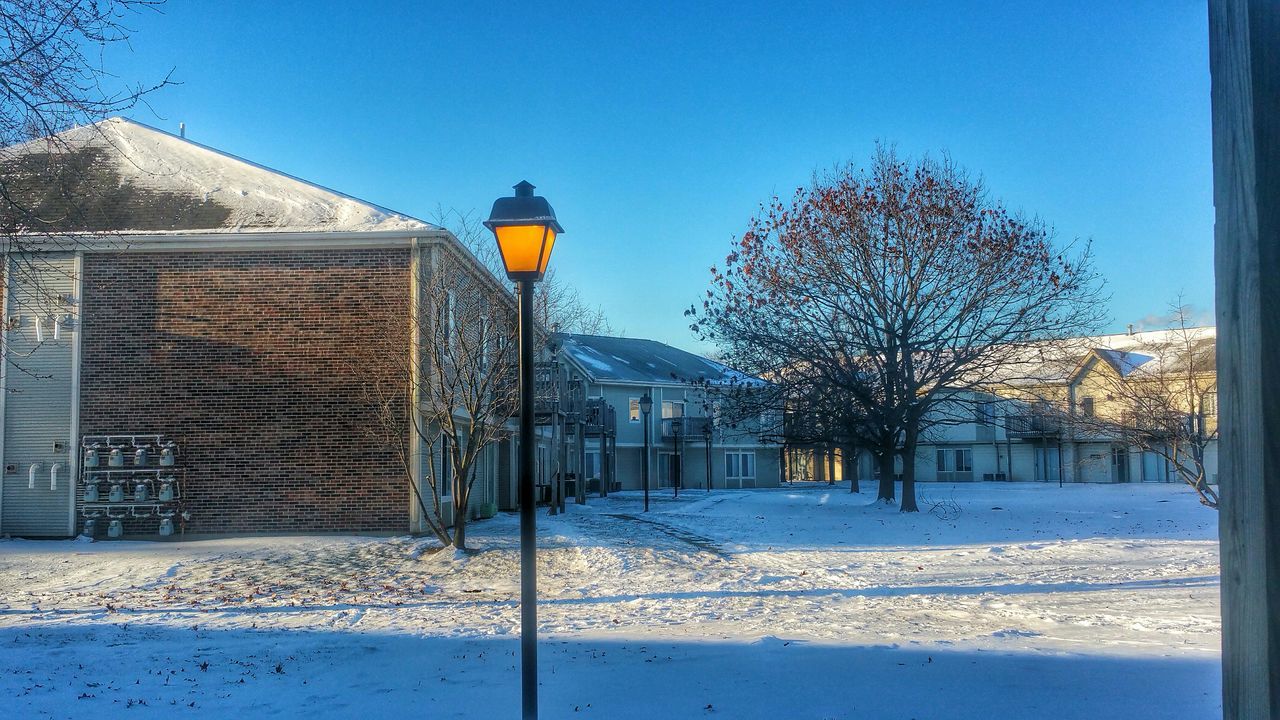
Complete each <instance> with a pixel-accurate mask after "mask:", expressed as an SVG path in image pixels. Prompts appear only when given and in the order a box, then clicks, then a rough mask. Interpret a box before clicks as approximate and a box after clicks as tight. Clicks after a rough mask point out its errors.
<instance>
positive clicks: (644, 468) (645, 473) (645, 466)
mask: <svg viewBox="0 0 1280 720" xmlns="http://www.w3.org/2000/svg"><path fill="white" fill-rule="evenodd" d="M652 410H653V398H651V397H649V393H645V394H644V396H643V397H641V398H640V414H642V415H644V462H643V463H640V479H641V481H642V482H643V483H644V511H645V512H649V413H650V412H651V411H652Z"/></svg>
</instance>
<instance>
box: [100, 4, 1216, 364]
mask: <svg viewBox="0 0 1280 720" xmlns="http://www.w3.org/2000/svg"><path fill="white" fill-rule="evenodd" d="M130 23H131V24H132V25H133V27H134V28H136V30H137V32H136V35H135V36H134V38H133V41H132V50H131V51H129V52H122V51H116V52H112V53H111V54H110V55H109V56H108V62H109V63H110V64H111V66H112V67H113V68H115V69H116V70H118V72H119V73H120V74H121V75H123V76H125V77H137V78H141V79H147V78H156V77H159V76H160V75H162V74H163V72H164V71H165V70H167V69H168V68H170V67H173V68H175V73H174V77H175V79H176V80H178V81H180V82H182V83H183V84H182V85H180V86H177V87H172V88H168V89H165V90H163V91H162V92H160V93H159V94H157V95H155V96H154V97H152V98H151V103H150V104H151V107H152V108H153V109H154V112H153V111H152V110H148V109H146V108H140V109H139V110H138V111H137V112H135V113H133V114H132V116H133V117H134V118H135V119H137V120H140V121H143V122H147V123H149V124H152V125H156V126H158V127H161V128H164V129H168V130H171V131H174V132H176V130H177V126H178V122H179V121H185V122H186V123H187V127H188V136H189V137H191V138H192V139H194V140H197V141H199V142H202V143H205V144H208V145H212V146H214V147H217V148H220V149H222V150H225V151H227V152H231V153H235V154H238V155H242V156H244V157H247V158H250V159H252V160H254V161H256V162H259V163H262V164H265V165H268V166H271V167H275V168H278V169H280V170H284V171H286V172H289V173H292V174H294V175H298V176H301V177H304V178H307V179H308V180H311V181H313V182H317V183H320V184H322V185H327V186H329V187H332V188H335V189H338V190H341V191H343V192H346V193H349V194H352V195H355V196H357V197H361V198H364V199H366V200H370V201H372V202H376V203H378V204H381V205H385V206H388V207H391V208H394V209H396V210H399V211H402V212H405V213H408V214H411V215H415V216H418V217H422V218H428V219H429V218H430V217H431V216H432V214H433V213H434V211H435V208H436V207H437V206H444V207H447V208H457V209H462V210H467V209H476V210H478V211H479V212H481V213H487V211H488V207H489V204H490V203H491V202H492V200H493V198H494V197H496V196H498V195H500V194H505V193H507V192H509V187H510V186H511V185H512V184H514V183H515V182H516V181H518V180H520V179H522V178H527V179H529V180H530V181H532V182H533V183H534V184H536V185H537V186H538V187H539V192H541V193H543V194H545V195H546V196H547V197H548V199H550V200H551V202H552V204H553V205H554V206H555V208H556V211H557V213H558V214H559V216H560V218H561V220H562V222H563V224H564V225H565V228H566V230H567V234H566V235H565V236H564V238H563V241H562V242H560V243H558V244H557V245H556V254H555V256H554V257H553V258H552V262H553V264H554V265H555V266H556V267H557V268H558V269H559V272H560V273H561V274H562V275H563V277H564V278H565V279H567V280H568V281H570V282H572V283H573V284H575V285H576V286H578V287H579V288H580V290H581V292H582V293H583V295H584V296H585V297H586V298H587V299H588V300H589V301H590V302H592V303H595V304H600V305H602V306H603V307H604V309H605V311H606V312H607V314H608V315H609V317H610V319H611V321H612V323H613V325H614V327H615V328H616V329H618V330H622V331H625V332H626V333H627V334H628V335H631V336H639V337H651V338H654V339H657V340H662V341H665V342H669V343H671V344H674V345H679V346H684V347H688V348H697V343H696V342H695V340H694V339H693V338H692V337H691V335H690V334H689V332H688V330H687V323H686V321H685V319H684V318H683V317H682V315H681V312H682V310H683V309H684V308H685V307H687V306H688V305H689V304H690V303H692V302H694V301H695V300H696V299H697V298H698V296H699V295H700V294H701V292H702V291H703V290H705V288H706V285H707V279H708V274H707V268H708V266H710V265H711V264H712V263H715V262H717V261H719V260H721V259H722V258H723V256H724V254H725V253H726V252H727V250H728V245H729V242H730V241H731V239H732V238H733V236H735V235H736V234H738V233H740V232H741V231H742V229H743V228H744V227H745V225H746V222H747V220H748V218H749V217H750V216H751V215H752V213H753V212H754V210H755V208H756V206H757V204H758V203H759V202H761V201H763V200H766V199H767V198H768V197H769V196H770V195H771V194H773V193H775V192H777V193H781V194H784V195H789V194H790V193H791V192H792V191H793V190H794V188H795V187H796V186H798V185H801V184H804V183H805V182H806V181H807V180H808V178H809V177H810V176H811V174H812V173H813V172H814V170H816V169H825V168H828V167H831V166H833V165H835V164H837V163H840V162H844V161H848V160H862V159H865V158H867V157H868V156H869V155H870V153H871V151H872V150H873V148H874V145H875V142H876V141H877V140H883V141H886V142H889V143H894V144H896V145H897V146H898V149H899V150H900V151H901V152H905V153H907V154H919V153H921V152H925V151H929V152H937V151H942V150H945V151H948V152H950V153H951V155H952V156H953V157H954V159H956V160H957V161H958V162H960V163H961V164H963V165H965V166H967V167H968V168H969V169H971V170H973V171H976V172H978V173H981V174H982V175H983V176H984V177H985V179H986V181H987V183H988V185H989V186H990V188H991V189H992V191H993V192H994V194H995V195H997V196H999V197H1001V198H1003V199H1004V200H1005V201H1006V203H1007V204H1009V205H1010V206H1011V207H1013V208H1016V209H1020V210H1022V211H1024V212H1026V213H1028V214H1034V215H1038V216H1040V217H1042V218H1043V219H1044V220H1046V221H1047V222H1049V223H1050V224H1051V225H1052V226H1053V227H1055V228H1056V230H1057V233H1058V235H1059V236H1060V237H1061V238H1063V239H1072V238H1086V239H1092V240H1093V242H1094V244H1095V248H1096V251H1097V258H1098V265H1099V268H1100V269H1101V270H1102V272H1103V273H1104V275H1105V276H1106V278H1107V280H1108V281H1109V286H1110V290H1111V292H1112V294H1113V307H1112V314H1113V315H1114V317H1115V321H1114V324H1113V325H1112V326H1111V327H1112V329H1121V328H1123V327H1124V325H1125V324H1126V323H1130V322H1135V323H1141V322H1142V321H1143V320H1144V318H1147V316H1150V315H1159V314H1162V313H1164V312H1165V311H1166V306H1167V305H1168V303H1169V302H1170V301H1171V300H1173V299H1174V297H1175V296H1176V295H1177V294H1178V293H1179V292H1184V293H1185V295H1186V300H1187V302H1189V303H1191V304H1192V305H1193V306H1194V307H1195V308H1196V309H1197V310H1198V311H1201V312H1204V313H1208V312H1209V311H1211V309H1212V303H1213V255H1212V232H1213V214H1212V213H1213V206H1212V196H1211V189H1212V188H1211V175H1210V169H1211V168H1210V162H1211V158H1210V116H1209V72H1208V49H1207V33H1208V31H1207V20H1206V10H1205V7H1204V2H1203V0H1199V1H1195V0H1155V1H1151V2H1136V1H1135V2H1120V3H1117V2H1077V3H1064V2H1019V3H1009V2H1001V3H994V2H993V3H989V4H988V3H983V2H970V1H968V0H966V1H964V2H959V1H957V2H951V3H943V2H932V3H930V2H910V3H907V2H903V3H884V2H867V3H860V2H847V1H846V2H832V3H804V2H787V3H774V2H758V3H753V2H748V1H745V0H743V1H741V2H725V3H714V4H713V3H683V2H682V3H670V4H663V3H629V4H621V3H580V4H579V3H553V2H537V3H531V2H521V3H510V4H502V3H496V4H487V3H481V2H474V3H473V2H450V3H444V2H439V3H437V2H404V3H392V2H387V3H379V2H368V3H353V2H349V1H348V2H341V3H337V2H334V3H329V2H231V1H228V0H220V1H219V2H214V3H206V2H194V1H191V0H185V1H184V0H171V3H170V4H169V5H168V6H167V7H166V8H165V10H164V13H163V14H160V15H155V14H150V13H147V14H143V15H142V16H139V17H137V18H134V19H132V20H130Z"/></svg>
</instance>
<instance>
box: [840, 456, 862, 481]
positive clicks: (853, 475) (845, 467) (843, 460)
mask: <svg viewBox="0 0 1280 720" xmlns="http://www.w3.org/2000/svg"><path fill="white" fill-rule="evenodd" d="M851 466H852V468H853V472H850V471H849V468H850V467H851ZM840 469H841V471H842V472H843V474H844V476H845V477H846V478H848V479H849V492H861V491H862V489H861V488H859V487H858V452H857V451H856V450H854V449H853V447H852V446H848V445H846V446H845V447H844V449H843V450H841V451H840Z"/></svg>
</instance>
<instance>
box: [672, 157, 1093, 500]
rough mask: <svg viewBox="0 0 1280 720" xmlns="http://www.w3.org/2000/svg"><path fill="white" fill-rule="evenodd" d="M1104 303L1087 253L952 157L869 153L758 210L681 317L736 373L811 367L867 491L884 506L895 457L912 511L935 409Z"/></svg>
mask: <svg viewBox="0 0 1280 720" xmlns="http://www.w3.org/2000/svg"><path fill="white" fill-rule="evenodd" d="M1101 301H1102V297H1101V293H1100V281H1099V280H1098V278H1097V276H1096V274H1095V273H1094V272H1093V270H1092V265H1091V259H1090V254H1089V248H1088V246H1087V245H1086V246H1084V247H1082V248H1073V247H1065V248H1064V247H1060V246H1058V245H1056V244H1055V243H1054V242H1053V239H1052V237H1051V235H1050V233H1049V231H1048V229H1047V228H1046V227H1045V226H1044V225H1043V223H1040V222H1038V221H1033V220H1027V219H1024V218H1022V217H1020V216H1018V215H1016V214H1014V213H1011V212H1010V211H1008V210H1006V209H1005V208H1004V207H1003V206H1002V205H1001V204H1000V203H999V202H998V201H995V200H992V199H990V198H989V197H988V195H987V191H986V189H985V187H984V186H983V184H982V183H981V182H980V181H978V180H976V179H973V178H971V177H970V176H969V175H968V174H967V173H966V172H965V171H963V170H962V169H960V168H959V167H957V166H956V165H955V164H953V163H952V162H951V161H950V160H949V159H944V160H942V161H935V160H933V159H930V158H928V157H926V158H924V159H922V160H919V161H915V162H912V161H909V160H904V159H901V158H899V157H898V156H897V155H896V154H895V153H894V151H892V150H891V149H885V148H881V149H879V150H878V151H877V153H876V154H875V156H874V157H873V159H872V162H871V163H870V165H869V166H868V167H867V168H866V169H865V170H857V169H855V168H853V167H845V168H840V169H837V170H836V171H833V172H831V173H829V174H826V175H824V176H819V177H817V178H815V179H814V181H813V183H812V184H811V185H810V186H808V187H805V188H800V189H799V190H797V191H796V194H795V196H794V198H793V199H792V200H791V202H790V203H784V202H782V201H781V200H779V199H777V198H774V199H773V200H772V201H771V202H770V203H769V204H767V205H766V206H764V207H762V208H761V211H760V213H759V214H758V215H757V216H756V217H755V218H753V220H752V221H751V223H750V226H749V228H748V231H747V232H746V233H745V234H744V235H743V236H742V238H741V239H740V240H738V241H737V242H736V243H735V247H734V249H733V251H732V252H731V253H729V255H728V256H727V258H726V260H725V266H724V267H723V269H720V268H712V283H711V288H710V289H709V290H708V291H707V297H706V299H705V301H704V302H703V304H702V307H701V308H700V309H697V308H694V309H692V310H691V313H692V314H693V315H694V317H695V320H694V323H693V327H694V330H695V332H697V333H698V334H699V335H700V337H702V339H704V340H708V341H711V342H714V343H716V344H718V345H719V346H720V347H721V348H722V349H723V351H724V353H725V355H726V357H728V358H731V359H732V360H733V363H734V364H735V366H737V367H740V368H742V369H744V370H747V371H749V372H754V373H756V374H763V375H765V376H773V375H782V374H785V373H786V372H787V371H797V370H798V371H802V372H807V373H812V374H814V375H816V376H818V377H820V378H821V381H822V383H821V384H822V385H823V386H824V387H825V389H826V392H827V393H828V396H829V397H830V398H831V399H832V400H833V401H837V402H839V403H841V404H845V405H850V406H853V407H856V408H857V412H856V413H854V416H856V417H858V418H860V424H861V428H860V431H861V432H863V433H864V434H865V436H866V437H867V439H868V440H869V441H870V443H869V449H870V450H872V451H873V452H874V453H875V454H876V455H877V458H878V460H879V464H880V468H881V479H880V488H879V497H880V498H882V499H885V500H892V499H893V498H894V494H895V493H894V483H893V476H894V459H895V456H898V455H900V456H901V458H902V466H903V484H902V501H901V509H902V510H903V511H904V512H915V511H917V510H918V507H917V503H916V497H915V487H914V470H915V468H914V465H915V453H916V447H917V445H918V444H919V442H920V439H921V434H922V432H924V431H925V430H927V429H928V427H929V426H930V424H931V423H935V422H945V421H946V420H945V418H939V416H937V415H936V414H931V411H932V410H934V409H935V407H937V406H940V405H941V404H942V403H944V402H955V399H956V398H957V397H960V394H959V393H957V391H959V390H964V389H971V388H972V389H976V388H985V387H989V386H992V385H994V384H996V383H997V382H1003V381H1005V380H1007V373H1008V372H1009V368H1010V367H1016V366H1018V365H1019V364H1020V363H1024V362H1025V360H1026V357H1027V354H1028V350H1029V348H1032V347H1034V346H1036V345H1037V344H1046V343H1053V342H1056V341H1059V340H1060V339H1062V338H1065V337H1070V336H1074V335H1080V334H1083V333H1084V332H1086V331H1088V330H1091V329H1093V328H1094V327H1096V325H1097V324H1098V323H1099V322H1100V320H1101V315H1102V312H1101Z"/></svg>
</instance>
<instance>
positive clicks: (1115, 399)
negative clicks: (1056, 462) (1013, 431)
mask: <svg viewBox="0 0 1280 720" xmlns="http://www.w3.org/2000/svg"><path fill="white" fill-rule="evenodd" d="M1172 309H1173V323H1172V327H1170V328H1169V329H1168V330H1166V331H1165V332H1163V333H1159V334H1157V335H1155V336H1154V337H1151V338H1150V339H1146V340H1143V341H1141V342H1139V343H1137V344H1136V345H1134V346H1133V347H1131V348H1128V349H1126V350H1125V351H1123V352H1121V351H1116V350H1095V351H1094V353H1095V354H1096V356H1097V357H1096V359H1097V360H1098V361H1099V369H1100V372H1096V373H1092V374H1091V375H1090V379H1091V380H1092V381H1093V382H1095V383H1097V387H1095V388H1093V389H1092V391H1091V392H1090V394H1089V396H1088V397H1087V401H1086V399H1085V398H1083V397H1081V398H1077V400H1076V402H1075V407H1073V408H1070V409H1069V410H1068V412H1067V413H1065V414H1069V415H1070V418H1071V422H1072V424H1073V429H1074V431H1075V432H1076V434H1077V435H1083V436H1094V437H1099V438H1105V439H1109V440H1112V441H1113V442H1117V443H1119V444H1121V445H1124V446H1126V447H1135V448H1137V449H1139V450H1140V451H1142V452H1144V453H1148V454H1150V455H1153V456H1155V457H1156V458H1159V459H1160V461H1161V462H1162V463H1164V464H1166V466H1167V467H1168V468H1170V469H1172V470H1173V472H1175V473H1176V474H1177V476H1178V478H1179V479H1180V480H1181V481H1182V482H1185V483H1186V484H1187V485H1188V486H1189V487H1190V488H1191V489H1192V490H1194V491H1195V492H1196V495H1197V496H1199V498H1200V502H1201V503H1202V504H1204V505H1205V506H1207V507H1211V508H1214V509H1217V507H1218V493H1217V491H1216V490H1215V489H1214V488H1213V487H1212V486H1211V485H1210V482H1209V480H1210V477H1209V473H1208V470H1207V466H1206V454H1207V452H1208V450H1209V448H1210V447H1211V446H1213V445H1215V444H1216V443H1217V440H1218V417H1217V416H1218V385H1217V364H1216V352H1215V346H1216V343H1215V336H1214V331H1213V329H1212V328H1204V327H1195V326H1193V324H1192V323H1191V320H1190V310H1189V308H1187V307H1186V306H1185V305H1183V304H1182V301H1181V298H1179V300H1178V302H1177V303H1176V304H1175V305H1174V306H1173V308H1172Z"/></svg>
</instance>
